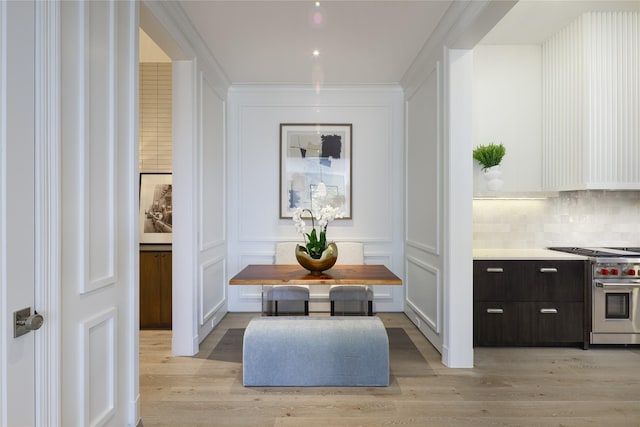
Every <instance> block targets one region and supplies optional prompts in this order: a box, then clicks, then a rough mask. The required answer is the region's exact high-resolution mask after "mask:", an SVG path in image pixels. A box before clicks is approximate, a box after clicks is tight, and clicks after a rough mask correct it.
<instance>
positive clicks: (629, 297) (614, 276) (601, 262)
mask: <svg viewBox="0 0 640 427" xmlns="http://www.w3.org/2000/svg"><path fill="white" fill-rule="evenodd" d="M549 249H553V250H557V251H562V252H568V253H572V254H577V255H584V256H587V257H589V259H590V260H591V339H590V342H591V344H640V247H625V248H599V247H598V248H571V247H553V248H549Z"/></svg>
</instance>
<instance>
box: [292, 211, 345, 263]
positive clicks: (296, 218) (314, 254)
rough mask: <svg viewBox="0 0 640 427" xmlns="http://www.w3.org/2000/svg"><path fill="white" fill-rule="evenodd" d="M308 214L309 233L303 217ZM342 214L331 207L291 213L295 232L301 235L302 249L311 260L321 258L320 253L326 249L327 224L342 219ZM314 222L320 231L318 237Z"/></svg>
mask: <svg viewBox="0 0 640 427" xmlns="http://www.w3.org/2000/svg"><path fill="white" fill-rule="evenodd" d="M305 213H309V215H310V216H311V232H310V233H307V224H306V223H305V221H304V218H303V215H304V214H305ZM342 216H343V213H342V211H340V209H339V208H334V207H331V206H325V207H323V208H321V209H320V210H319V211H316V212H312V211H311V209H307V208H297V209H296V210H295V212H294V213H293V222H294V224H295V226H296V231H297V232H298V233H302V236H303V237H304V243H305V245H304V247H305V249H306V250H307V253H308V254H309V256H311V258H314V259H319V258H320V257H321V256H322V252H324V250H325V249H326V248H327V227H328V226H329V223H330V222H331V221H333V220H334V219H336V218H342ZM316 221H317V222H318V227H319V229H320V235H319V236H318V232H317V231H316Z"/></svg>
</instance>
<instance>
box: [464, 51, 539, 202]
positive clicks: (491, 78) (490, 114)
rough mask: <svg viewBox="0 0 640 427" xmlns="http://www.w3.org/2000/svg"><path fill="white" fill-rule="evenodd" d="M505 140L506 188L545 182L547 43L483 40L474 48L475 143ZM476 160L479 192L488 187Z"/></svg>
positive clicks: (535, 188) (529, 188)
mask: <svg viewBox="0 0 640 427" xmlns="http://www.w3.org/2000/svg"><path fill="white" fill-rule="evenodd" d="M492 142H493V143H496V144H500V143H502V144H504V146H505V148H506V155H505V157H504V159H503V161H502V179H503V180H504V186H503V187H502V189H501V191H504V192H508V191H539V190H540V189H541V188H542V163H541V158H542V48H541V46H540V45H512V46H493V45H478V46H476V47H475V48H474V49H473V146H474V148H475V147H477V146H478V145H487V144H489V143H492ZM487 192H488V189H487V182H486V180H485V179H484V176H483V175H482V171H481V166H480V165H479V164H478V162H476V161H474V193H475V194H482V193H487Z"/></svg>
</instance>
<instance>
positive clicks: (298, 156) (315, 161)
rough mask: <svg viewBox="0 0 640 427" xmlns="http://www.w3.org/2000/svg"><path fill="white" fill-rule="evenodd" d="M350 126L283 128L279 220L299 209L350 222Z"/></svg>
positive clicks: (297, 126)
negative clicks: (339, 215) (331, 212)
mask: <svg viewBox="0 0 640 427" xmlns="http://www.w3.org/2000/svg"><path fill="white" fill-rule="evenodd" d="M351 138H352V126H351V124H288V123H287V124H281V125H280V218H283V219H284V218H291V217H293V212H294V211H295V210H296V208H298V207H302V208H309V209H312V210H313V209H318V208H321V207H323V206H327V205H330V206H332V207H334V208H340V209H341V210H342V212H343V214H344V217H343V219H351V217H352V213H351V210H352V209H351V191H352V188H351Z"/></svg>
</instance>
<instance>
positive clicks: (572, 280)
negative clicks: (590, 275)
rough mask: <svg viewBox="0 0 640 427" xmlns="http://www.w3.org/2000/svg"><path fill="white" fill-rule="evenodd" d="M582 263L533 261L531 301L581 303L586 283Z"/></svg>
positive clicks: (583, 263) (584, 264)
mask: <svg viewBox="0 0 640 427" xmlns="http://www.w3.org/2000/svg"><path fill="white" fill-rule="evenodd" d="M586 266H587V264H586V263H585V262H583V261H553V262H548V261H534V262H532V263H531V267H532V273H531V274H532V275H533V277H532V281H533V283H534V284H535V286H533V287H532V289H531V294H530V295H531V299H532V300H533V301H576V302H577V301H583V300H584V292H585V287H586V286H587V283H586V281H585V280H586V276H585V273H586Z"/></svg>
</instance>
